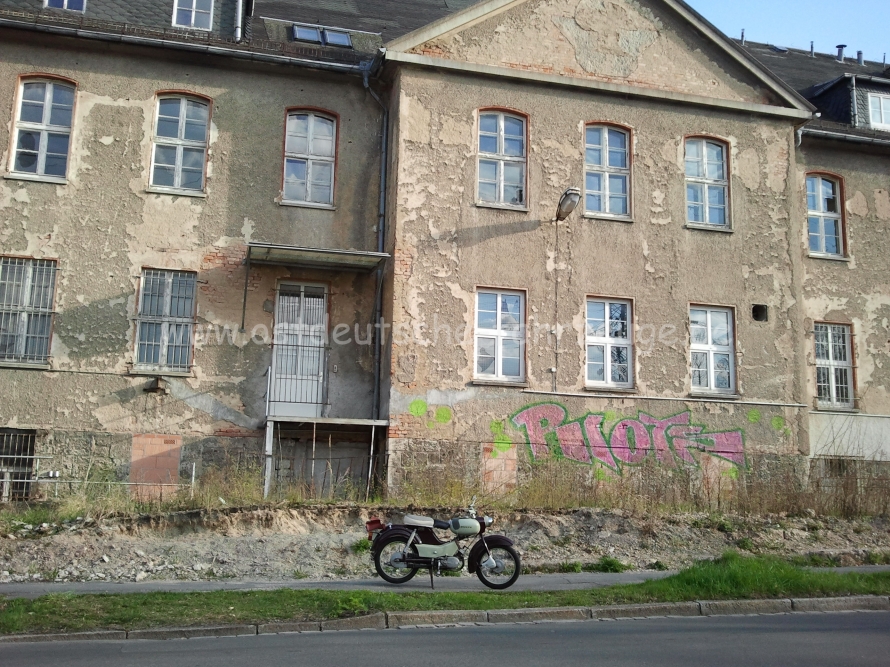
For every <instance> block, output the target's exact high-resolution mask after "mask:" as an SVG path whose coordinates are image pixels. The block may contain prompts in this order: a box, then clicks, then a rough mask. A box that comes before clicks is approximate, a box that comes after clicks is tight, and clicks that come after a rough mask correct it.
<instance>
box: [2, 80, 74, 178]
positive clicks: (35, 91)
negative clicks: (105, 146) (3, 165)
mask: <svg viewBox="0 0 890 667" xmlns="http://www.w3.org/2000/svg"><path fill="white" fill-rule="evenodd" d="M73 110H74V86H72V85H70V84H67V83H61V82H59V81H49V80H46V81H43V80H33V79H25V80H23V81H22V83H21V88H20V91H19V108H18V116H17V118H16V124H15V125H16V138H15V151H14V152H13V157H12V169H10V171H11V172H12V173H14V174H33V175H34V176H47V177H51V178H65V175H66V173H67V171H68V147H69V144H70V143H71V114H72V112H73Z"/></svg>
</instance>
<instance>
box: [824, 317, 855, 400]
mask: <svg viewBox="0 0 890 667" xmlns="http://www.w3.org/2000/svg"><path fill="white" fill-rule="evenodd" d="M815 333H816V397H817V400H818V403H819V407H823V408H852V407H853V352H852V345H851V338H852V331H851V329H850V327H849V326H848V325H846V324H825V323H817V324H816V331H815Z"/></svg>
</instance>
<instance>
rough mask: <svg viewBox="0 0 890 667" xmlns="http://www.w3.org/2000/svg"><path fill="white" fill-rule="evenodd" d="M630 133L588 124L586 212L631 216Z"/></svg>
mask: <svg viewBox="0 0 890 667" xmlns="http://www.w3.org/2000/svg"><path fill="white" fill-rule="evenodd" d="M629 136H630V135H629V133H628V132H626V131H625V130H620V129H618V128H615V127H609V126H607V125H588V126H587V128H586V130H585V133H584V212H585V213H589V214H594V215H597V214H606V215H614V216H619V217H625V218H626V217H628V216H629V215H630V205H629V194H630V155H629V147H630V141H629Z"/></svg>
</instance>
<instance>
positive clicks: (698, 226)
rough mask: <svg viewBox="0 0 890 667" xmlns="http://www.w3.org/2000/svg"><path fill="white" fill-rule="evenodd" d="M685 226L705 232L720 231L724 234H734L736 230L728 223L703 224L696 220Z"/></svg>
mask: <svg viewBox="0 0 890 667" xmlns="http://www.w3.org/2000/svg"><path fill="white" fill-rule="evenodd" d="M683 226H684V227H685V228H686V229H700V230H702V231H705V232H720V233H722V234H732V233H733V232H734V231H735V230H734V229H732V228H731V227H729V226H728V225H703V224H698V223H695V222H687V223H686V224H685V225H683Z"/></svg>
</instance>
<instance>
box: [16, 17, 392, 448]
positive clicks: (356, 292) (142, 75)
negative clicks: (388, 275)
mask: <svg viewBox="0 0 890 667" xmlns="http://www.w3.org/2000/svg"><path fill="white" fill-rule="evenodd" d="M0 39H2V41H3V45H4V46H3V57H2V62H0V99H3V100H6V104H5V106H4V107H2V108H0V114H2V117H0V146H2V147H4V148H3V154H2V160H3V168H4V170H5V169H6V167H7V165H8V164H9V158H10V155H9V146H10V134H11V131H12V124H13V120H14V109H13V101H12V100H13V99H14V98H15V94H16V84H17V77H18V76H19V75H21V74H27V73H33V72H42V73H48V74H58V75H61V76H66V77H70V78H72V79H75V80H76V81H77V82H78V89H77V98H76V108H75V117H74V122H73V133H72V138H71V153H70V160H69V170H68V184H67V185H54V184H48V183H37V182H30V181H20V180H12V179H6V180H3V181H0V253H3V254H13V255H20V256H30V257H35V258H51V259H56V260H58V266H59V271H58V273H57V283H56V311H57V315H56V317H55V323H54V331H53V340H52V347H51V359H50V366H51V371H50V372H45V371H36V370H22V369H17V368H0V386H2V387H3V391H2V394H3V400H2V401H0V425H4V426H10V427H21V428H40V429H46V430H48V431H50V432H52V431H53V430H54V429H64V430H66V431H71V432H77V433H82V434H87V435H85V436H83V438H81V439H80V440H78V442H88V441H89V434H91V433H95V434H100V435H101V437H106V436H107V437H108V438H112V439H115V438H117V436H118V434H131V433H166V434H178V435H183V436H189V437H192V438H203V439H208V438H210V439H213V438H219V439H221V441H222V440H225V439H226V438H235V440H232V442H242V443H243V442H247V441H244V440H238V438H241V437H242V436H243V437H247V438H256V437H258V436H259V431H258V430H257V429H259V428H260V427H261V426H262V424H263V421H264V418H265V392H266V377H265V373H266V370H267V368H268V366H269V364H270V361H271V350H270V345H269V344H268V340H266V341H265V342H264V341H262V340H261V339H262V337H261V336H257V337H255V338H254V341H258V342H251V334H252V333H255V332H257V331H259V332H260V333H262V329H256V327H258V326H262V327H266V328H267V330H269V331H271V327H272V324H273V315H272V304H274V299H275V294H276V285H277V282H278V281H281V280H290V281H308V282H321V283H325V284H327V285H328V289H329V291H330V294H331V300H330V318H331V324H332V325H333V324H334V323H336V322H339V321H343V322H346V323H348V324H349V325H350V327H351V326H352V325H353V324H355V323H359V324H360V325H361V326H362V327H364V326H365V325H367V324H368V323H370V322H372V320H373V302H374V280H373V276H370V275H368V274H353V273H339V274H335V273H331V272H321V271H310V270H298V269H288V268H285V267H269V266H259V265H254V266H253V267H252V268H251V272H250V276H249V279H248V297H247V312H246V324H245V328H246V331H245V333H238V329H239V327H240V322H241V308H242V295H243V290H244V284H245V275H244V266H243V260H244V257H245V255H246V243H247V242H248V241H261V242H267V243H277V244H287V245H298V246H309V247H317V248H343V249H357V250H376V232H375V228H374V225H375V224H376V214H377V193H378V187H379V182H378V156H379V140H380V139H379V136H380V134H379V133H380V127H379V124H380V110H379V107H377V105H376V104H374V102H373V100H371V98H370V97H369V96H368V95H367V93H366V92H365V91H364V90H363V88H362V85H361V80H360V79H358V78H356V77H351V78H348V77H340V76H339V75H335V74H330V73H327V74H324V75H319V74H312V73H309V72H307V71H305V70H298V69H296V68H284V67H277V66H271V65H265V66H263V67H262V68H261V69H252V68H251V67H252V66H250V65H246V64H242V63H236V62H231V61H220V60H212V59H205V58H202V57H198V56H189V58H188V61H187V62H186V61H184V60H183V58H182V56H181V55H178V54H175V53H171V54H166V53H164V52H162V51H160V50H157V49H149V50H135V49H129V48H128V49H124V48H123V47H117V46H108V45H104V44H98V43H90V42H84V41H82V40H69V39H65V38H56V37H54V38H52V39H49V38H47V41H45V42H43V43H41V44H40V46H39V48H38V47H37V46H36V43H37V42H42V40H43V38H41V37H37V36H35V35H34V34H30V33H23V32H18V31H2V33H0ZM172 89H175V90H185V91H191V92H194V93H198V94H203V95H206V96H208V97H210V98H212V100H213V109H212V116H211V126H210V140H209V146H208V148H209V153H208V166H207V188H206V193H207V196H206V198H196V197H184V196H171V195H160V194H153V193H150V192H147V191H146V188H147V184H148V178H149V170H150V159H151V158H150V154H151V134H152V130H153V122H154V113H155V106H156V97H155V93H156V91H159V90H172ZM301 106H312V107H317V108H323V109H327V110H330V111H331V112H334V113H336V114H339V118H340V124H339V140H338V169H337V172H336V185H335V205H336V210H335V211H328V210H318V209H310V208H300V207H291V206H280V205H279V204H278V198H279V196H280V188H281V178H282V176H281V171H282V146H283V139H284V127H285V114H286V112H285V110H286V109H287V108H289V107H301ZM143 267H151V268H162V269H185V270H190V271H196V272H197V273H198V292H197V330H198V335H197V336H196V346H195V348H196V349H195V358H194V369H193V372H192V374H191V375H190V376H189V377H178V378H170V379H169V381H168V383H167V386H166V391H165V392H163V393H146V392H145V391H143V388H144V387H145V386H146V385H147V384H148V382H149V381H150V378H147V377H140V376H135V375H130V374H129V368H130V365H131V364H132V362H133V355H134V352H133V337H134V335H135V324H134V317H135V315H136V302H137V297H136V295H137V289H138V280H139V277H140V275H141V271H142V269H143ZM331 355H332V356H331V361H332V363H336V364H337V365H338V372H337V373H336V374H333V373H332V374H331V379H330V399H331V401H332V406H331V409H330V411H329V416H337V417H355V418H369V417H370V416H371V414H370V413H371V402H372V393H373V349H372V347H371V346H369V345H365V346H355V345H353V346H344V347H339V348H335V349H334V350H332V353H331ZM102 434H104V435H102ZM84 438H85V440H84ZM49 441H52V438H51V437H50V439H49ZM249 442H251V443H253V445H252V446H258V442H257V441H256V440H249ZM80 451H81V453H83V452H85V451H86V450H84V449H83V448H80ZM124 459H126V457H124Z"/></svg>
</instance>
